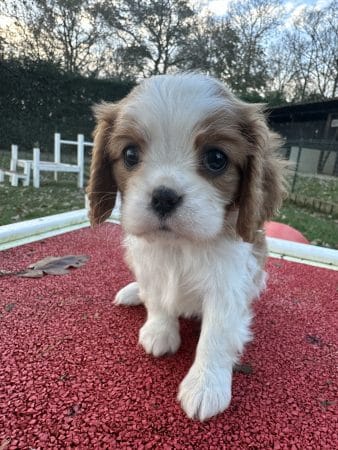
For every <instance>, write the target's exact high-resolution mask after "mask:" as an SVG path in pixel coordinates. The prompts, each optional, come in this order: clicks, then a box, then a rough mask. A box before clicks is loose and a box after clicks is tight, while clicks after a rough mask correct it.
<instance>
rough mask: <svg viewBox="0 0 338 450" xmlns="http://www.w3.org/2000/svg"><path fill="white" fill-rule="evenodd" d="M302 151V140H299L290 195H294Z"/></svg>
mask: <svg viewBox="0 0 338 450" xmlns="http://www.w3.org/2000/svg"><path fill="white" fill-rule="evenodd" d="M302 150H303V139H301V140H300V141H299V145H298V154H297V161H296V168H295V174H294V176H293V180H292V187H291V192H292V193H294V191H295V187H296V182H297V175H298V169H299V162H300V157H301V154H302Z"/></svg>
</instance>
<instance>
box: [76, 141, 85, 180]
mask: <svg viewBox="0 0 338 450" xmlns="http://www.w3.org/2000/svg"><path fill="white" fill-rule="evenodd" d="M77 165H78V166H79V175H78V181H77V186H78V187H79V188H83V177H84V136H83V134H78V135H77Z"/></svg>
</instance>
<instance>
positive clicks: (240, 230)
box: [87, 73, 284, 421]
mask: <svg viewBox="0 0 338 450" xmlns="http://www.w3.org/2000/svg"><path fill="white" fill-rule="evenodd" d="M95 115H96V119H97V126H96V130H95V132H94V150H93V158H92V164H91V175H90V181H89V186H88V190H87V191H88V197H89V201H90V213H89V214H90V220H91V223H92V225H96V224H100V223H102V222H103V221H104V220H105V219H107V218H108V217H109V216H110V214H111V212H112V209H113V207H114V204H115V199H116V193H117V191H119V192H121V198H122V213H121V224H122V228H123V232H124V245H125V249H126V261H127V263H128V265H129V267H130V269H131V270H132V272H133V274H134V276H135V279H136V281H135V282H133V283H130V284H128V285H127V286H126V287H124V288H123V289H121V290H120V291H119V292H118V294H117V295H116V298H115V304H116V305H139V304H143V305H144V306H145V308H146V310H147V319H146V322H145V323H144V325H143V326H142V328H141V329H140V332H139V343H140V345H141V346H142V347H143V348H144V350H145V351H146V352H147V353H149V354H151V355H153V356H155V357H159V356H162V355H165V354H167V353H175V352H176V351H177V350H178V348H179V347H180V343H181V339H180V330H179V317H192V316H197V317H200V318H201V321H202V324H201V333H200V337H199V341H198V345H197V348H196V354H195V360H194V362H193V364H192V366H191V367H190V370H189V371H188V373H187V374H186V376H185V378H184V379H183V381H182V382H181V384H180V387H179V391H178V400H179V401H180V403H181V405H182V408H183V409H184V411H185V412H186V414H187V415H188V416H189V417H190V418H196V419H199V420H201V421H203V420H205V419H208V418H210V417H212V416H214V415H215V414H218V413H220V412H222V411H224V410H225V409H226V408H227V407H228V406H229V403H230V400H231V383H232V371H233V367H234V364H235V363H236V362H237V361H238V358H239V356H240V354H241V352H242V351H243V347H244V345H245V344H246V343H247V342H248V341H249V340H250V338H251V333H250V322H251V320H252V311H251V303H252V300H253V299H254V298H255V297H257V296H258V295H259V293H260V292H261V290H262V289H263V288H264V285H265V272H264V261H265V258H266V255H267V248H266V242H265V235H264V229H263V227H264V222H265V221H267V220H269V219H270V218H271V217H272V216H273V214H274V213H275V211H276V210H277V209H278V207H279V206H280V204H281V201H282V197H283V194H284V187H283V186H284V183H283V175H282V172H283V171H282V169H283V163H282V162H281V161H280V160H279V159H278V156H277V149H278V147H279V146H280V139H279V136H278V135H276V134H275V133H273V132H272V131H270V130H269V129H268V127H267V124H266V120H265V118H264V114H263V112H262V107H261V106H260V105H257V104H247V103H244V102H243V101H240V100H239V99H237V98H236V97H235V96H234V95H233V94H232V93H231V92H229V90H228V89H227V88H226V87H224V86H223V85H222V84H221V83H220V82H219V81H217V80H215V79H213V78H211V77H208V76H204V75H200V74H196V73H183V74H176V75H160V76H154V77H151V78H150V79H148V80H145V81H142V82H141V83H140V84H139V85H138V86H137V87H135V88H134V89H133V90H132V91H131V93H130V94H129V95H128V96H127V97H126V98H124V99H123V100H122V101H120V102H119V103H103V104H100V105H98V106H96V107H95Z"/></svg>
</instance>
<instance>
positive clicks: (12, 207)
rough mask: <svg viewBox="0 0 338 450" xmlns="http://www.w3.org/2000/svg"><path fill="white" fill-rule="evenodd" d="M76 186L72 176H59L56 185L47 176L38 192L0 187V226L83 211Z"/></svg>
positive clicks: (23, 188) (31, 188) (30, 189)
mask: <svg viewBox="0 0 338 450" xmlns="http://www.w3.org/2000/svg"><path fill="white" fill-rule="evenodd" d="M7 180H8V179H7ZM76 183H77V177H76V175H75V174H59V180H58V181H54V179H53V174H47V175H44V176H43V177H42V179H41V188H40V189H35V188H33V187H32V186H29V187H23V186H21V185H19V186H18V187H13V186H11V185H10V184H9V183H8V182H6V183H4V184H0V225H6V224H8V223H15V222H20V221H21V220H28V219H35V218H37V217H43V216H49V215H51V214H57V213H61V212H66V211H72V210H76V209H81V208H84V195H85V192H84V190H83V189H78V188H77V185H76Z"/></svg>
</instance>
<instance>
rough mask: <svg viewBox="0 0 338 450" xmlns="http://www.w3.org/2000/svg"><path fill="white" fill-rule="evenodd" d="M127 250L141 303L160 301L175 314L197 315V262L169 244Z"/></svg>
mask: <svg viewBox="0 0 338 450" xmlns="http://www.w3.org/2000/svg"><path fill="white" fill-rule="evenodd" d="M128 253H129V257H128V261H129V262H130V263H131V266H132V269H133V271H134V274H135V277H136V279H137V281H138V283H139V285H140V289H141V292H142V295H143V296H144V299H143V300H144V302H145V303H147V302H148V301H151V302H154V301H155V302H160V303H161V304H162V306H163V307H164V308H165V309H166V310H167V311H168V312H169V313H172V314H175V315H180V316H186V317H191V316H199V315H201V311H202V297H203V294H202V290H203V285H202V283H201V273H200V272H201V271H202V267H201V266H203V264H201V261H198V259H196V257H195V258H194V257H193V255H189V254H186V253H185V252H182V251H181V250H179V249H172V248H170V247H169V248H156V247H152V248H150V247H148V246H145V247H143V248H140V247H139V246H132V247H130V248H129V251H128Z"/></svg>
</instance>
